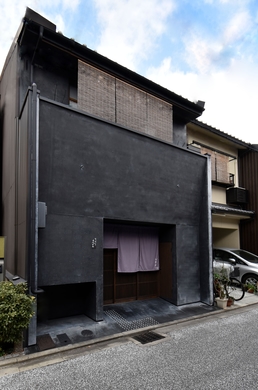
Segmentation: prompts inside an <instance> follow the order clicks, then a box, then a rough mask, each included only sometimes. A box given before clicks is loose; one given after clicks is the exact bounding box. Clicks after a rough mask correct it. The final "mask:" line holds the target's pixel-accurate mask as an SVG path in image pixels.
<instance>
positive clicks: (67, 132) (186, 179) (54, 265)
mask: <svg viewBox="0 0 258 390" xmlns="http://www.w3.org/2000/svg"><path fill="white" fill-rule="evenodd" d="M206 176H207V160H206V158H205V157H204V156H201V155H197V154H195V153H191V152H189V151H188V150H184V149H181V148H177V147H175V146H172V145H169V144H165V143H163V142H160V141H157V140H154V139H151V138H149V137H146V136H143V135H141V134H138V133H135V132H132V131H129V130H127V129H124V128H121V127H118V126H115V125H113V124H109V123H106V122H103V121H100V120H98V119H95V118H92V117H89V116H87V115H85V114H80V113H79V112H76V111H75V110H72V109H68V108H65V107H62V106H60V105H57V104H52V103H51V102H48V101H46V100H42V101H41V103H40V172H39V180H40V181H39V201H42V202H46V204H47V207H48V215H47V225H46V228H45V229H40V231H39V285H42V286H47V285H49V286H50V285H55V284H57V285H58V284H60V285H62V284H68V283H85V282H92V281H96V283H97V284H96V285H97V289H99V292H100V291H101V287H100V286H101V285H102V273H103V271H102V270H103V264H102V261H103V260H102V256H103V255H102V237H103V219H105V218H107V219H113V220H114V219H115V220H119V221H135V222H137V221H138V222H144V223H146V224H148V223H157V224H167V225H176V241H175V242H176V247H175V249H174V252H175V258H174V260H173V261H174V264H173V267H174V275H175V276H173V278H175V277H177V278H178V280H175V286H173V288H174V290H175V291H174V299H175V303H176V304H183V303H189V302H194V301H199V300H200V253H199V251H200V232H201V231H202V230H203V229H207V223H208V218H207V193H206V195H205V190H204V188H207V181H206V182H205V181H204V177H206ZM204 210H205V212H204ZM200 213H203V218H202V220H201V222H200V218H199V215H200ZM93 238H96V239H97V247H96V249H92V248H91V240H92V239H93ZM202 245H203V248H205V244H204V243H202ZM206 247H208V243H207V246H206ZM207 251H208V248H207ZM186 273H187V274H188V275H189V277H187V279H183V277H184V275H185V274H186ZM179 282H180V283H181V282H182V283H183V284H181V285H180V286H179V285H178V283H179ZM193 286H194V287H193Z"/></svg>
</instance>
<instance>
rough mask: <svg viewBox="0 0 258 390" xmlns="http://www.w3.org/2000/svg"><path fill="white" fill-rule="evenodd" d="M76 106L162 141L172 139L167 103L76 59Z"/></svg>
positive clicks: (169, 109)
mask: <svg viewBox="0 0 258 390" xmlns="http://www.w3.org/2000/svg"><path fill="white" fill-rule="evenodd" d="M78 107H79V108H80V109H82V110H84V111H86V112H88V113H89V114H92V115H96V116H98V117H100V118H102V119H105V120H108V121H111V122H114V123H118V124H119V125H122V126H125V127H128V128H131V129H133V130H136V131H140V132H142V133H145V134H148V135H151V136H154V137H156V138H159V139H162V140H163V141H166V142H172V141H173V110H172V105H171V104H169V103H167V102H165V101H163V100H161V99H158V98H156V97H155V96H152V95H150V94H148V93H146V92H144V91H142V90H140V89H138V88H136V87H134V86H132V85H130V84H127V83H125V82H123V81H121V80H119V79H117V78H115V77H113V76H111V75H109V74H107V73H105V72H102V71H100V70H99V69H96V68H94V67H92V66H90V65H88V64H86V63H84V62H82V61H78Z"/></svg>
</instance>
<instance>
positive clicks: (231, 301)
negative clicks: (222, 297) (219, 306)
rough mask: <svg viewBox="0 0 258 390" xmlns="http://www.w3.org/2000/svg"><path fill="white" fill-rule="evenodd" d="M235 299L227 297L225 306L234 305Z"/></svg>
mask: <svg viewBox="0 0 258 390" xmlns="http://www.w3.org/2000/svg"><path fill="white" fill-rule="evenodd" d="M234 302H235V299H234V298H233V297H231V296H229V297H228V301H227V306H228V307H230V306H232V305H234Z"/></svg>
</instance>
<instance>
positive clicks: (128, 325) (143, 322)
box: [105, 310, 159, 331]
mask: <svg viewBox="0 0 258 390" xmlns="http://www.w3.org/2000/svg"><path fill="white" fill-rule="evenodd" d="M105 313H106V314H107V315H108V316H109V317H110V318H112V320H114V321H115V322H116V323H117V324H118V325H119V326H120V327H121V328H122V329H123V330H125V331H127V330H134V329H141V328H146V327H147V326H153V325H158V324H159V322H157V321H156V320H154V319H153V318H152V317H147V318H142V319H140V320H134V321H127V320H126V319H125V318H124V317H122V316H121V315H120V314H119V313H117V312H116V311H115V310H105Z"/></svg>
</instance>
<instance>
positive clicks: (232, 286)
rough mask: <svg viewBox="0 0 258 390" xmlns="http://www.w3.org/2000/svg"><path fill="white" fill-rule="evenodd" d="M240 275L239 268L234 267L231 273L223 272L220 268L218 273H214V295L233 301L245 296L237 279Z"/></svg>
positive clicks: (242, 287)
mask: <svg viewBox="0 0 258 390" xmlns="http://www.w3.org/2000/svg"><path fill="white" fill-rule="evenodd" d="M239 275H240V273H239V268H238V267H234V270H233V272H231V273H229V276H228V274H227V272H225V269H224V268H223V267H222V268H221V270H220V272H217V273H214V295H215V297H220V298H227V299H229V298H233V300H234V301H240V300H241V299H243V298H244V296H245V287H244V285H243V283H241V282H240V281H239V280H238V279H237V277H238V276H239Z"/></svg>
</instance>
